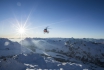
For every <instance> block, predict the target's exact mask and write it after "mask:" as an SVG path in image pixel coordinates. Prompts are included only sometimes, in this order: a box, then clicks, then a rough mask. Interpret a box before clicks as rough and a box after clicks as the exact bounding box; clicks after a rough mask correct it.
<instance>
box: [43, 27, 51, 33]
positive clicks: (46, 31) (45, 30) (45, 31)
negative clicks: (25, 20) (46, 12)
mask: <svg viewBox="0 0 104 70" xmlns="http://www.w3.org/2000/svg"><path fill="white" fill-rule="evenodd" d="M48 27H49V26H47V27H46V28H45V29H44V30H43V32H44V34H45V33H49V31H48V30H47V29H50V28H48Z"/></svg>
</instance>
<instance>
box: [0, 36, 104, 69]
mask: <svg viewBox="0 0 104 70" xmlns="http://www.w3.org/2000/svg"><path fill="white" fill-rule="evenodd" d="M21 42H22V43H21ZM21 42H13V41H11V40H8V39H5V38H0V70H31V69H33V70H43V69H44V70H93V69H94V70H104V64H103V63H104V44H103V42H104V40H102V39H101V40H97V39H85V38H84V39H74V38H26V39H24V40H22V41H21ZM66 45H67V46H66Z"/></svg>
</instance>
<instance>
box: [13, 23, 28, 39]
mask: <svg viewBox="0 0 104 70" xmlns="http://www.w3.org/2000/svg"><path fill="white" fill-rule="evenodd" d="M14 26H15V29H16V35H18V36H20V37H21V38H23V37H25V36H26V35H27V32H28V28H27V26H26V24H23V23H17V25H14Z"/></svg>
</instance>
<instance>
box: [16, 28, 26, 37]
mask: <svg viewBox="0 0 104 70" xmlns="http://www.w3.org/2000/svg"><path fill="white" fill-rule="evenodd" d="M17 31H18V33H19V34H21V35H23V34H25V32H26V29H25V28H24V27H20V28H18V29H17Z"/></svg>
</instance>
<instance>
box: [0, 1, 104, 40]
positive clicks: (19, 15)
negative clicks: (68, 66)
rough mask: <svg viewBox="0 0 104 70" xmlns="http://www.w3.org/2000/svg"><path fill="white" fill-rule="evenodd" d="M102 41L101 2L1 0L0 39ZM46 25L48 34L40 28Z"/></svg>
mask: <svg viewBox="0 0 104 70" xmlns="http://www.w3.org/2000/svg"><path fill="white" fill-rule="evenodd" d="M17 21H18V23H19V24H24V23H25V22H26V27H27V29H29V30H27V31H26V35H24V37H64V38H70V37H74V38H104V1H103V0H0V37H7V38H16V37H20V36H19V35H18V33H17V32H16V26H18V25H17ZM46 26H49V27H50V28H51V29H49V31H50V33H49V34H44V33H43V29H44V28H45V27H46Z"/></svg>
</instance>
